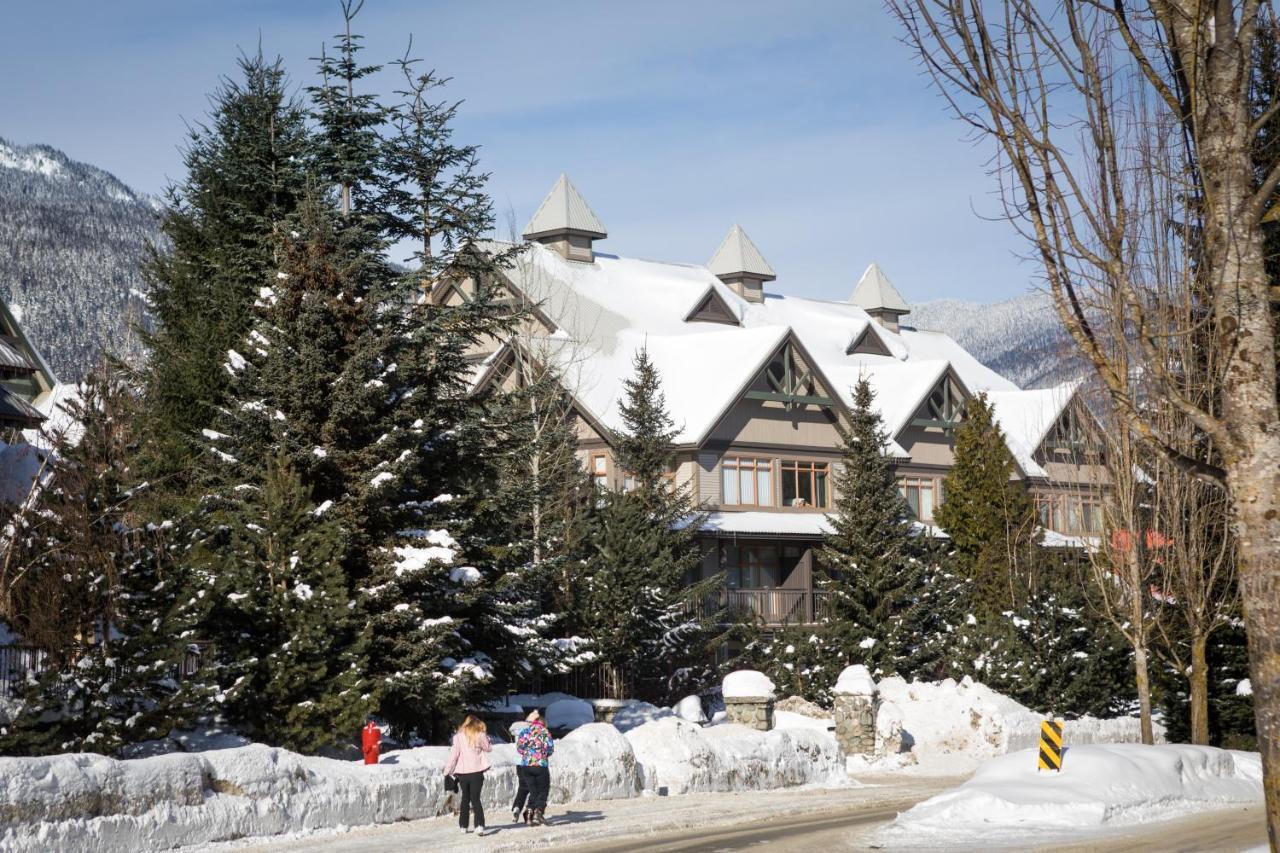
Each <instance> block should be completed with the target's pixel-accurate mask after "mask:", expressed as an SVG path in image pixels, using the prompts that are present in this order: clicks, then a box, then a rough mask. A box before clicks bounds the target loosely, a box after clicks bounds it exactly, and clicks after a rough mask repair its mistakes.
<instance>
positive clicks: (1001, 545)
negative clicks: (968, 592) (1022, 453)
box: [934, 394, 1039, 617]
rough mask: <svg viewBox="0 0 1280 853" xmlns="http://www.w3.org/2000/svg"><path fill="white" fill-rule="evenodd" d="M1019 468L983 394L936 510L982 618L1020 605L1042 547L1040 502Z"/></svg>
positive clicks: (961, 434)
mask: <svg viewBox="0 0 1280 853" xmlns="http://www.w3.org/2000/svg"><path fill="white" fill-rule="evenodd" d="M1014 470H1015V467H1014V462H1013V457H1012V456H1011V455H1010V453H1009V448H1008V446H1007V445H1006V443H1005V438H1004V434H1003V433H1002V432H1001V430H1000V427H999V425H998V424H996V422H995V417H994V414H993V412H992V408H991V403H990V402H989V401H988V400H987V397H986V395H985V394H979V395H978V396H977V397H975V398H974V399H972V400H970V401H969V404H968V407H967V409H966V412H965V419H964V421H963V422H962V423H961V424H960V426H959V427H958V428H957V429H956V440H955V465H954V466H952V468H951V471H950V472H948V474H947V476H946V478H945V479H944V480H943V483H942V494H943V501H942V503H941V504H940V505H939V506H938V507H937V508H936V509H935V510H934V519H935V520H936V521H937V522H938V524H939V525H940V526H941V527H942V529H943V530H945V531H946V533H947V535H948V536H950V537H951V541H952V543H953V545H954V547H955V550H956V552H957V554H958V555H959V557H960V559H961V560H962V563H963V565H964V566H965V567H966V570H967V574H968V576H969V577H970V578H971V579H972V581H973V588H972V591H973V595H974V598H975V600H976V601H977V602H978V605H979V608H978V609H979V610H980V611H981V612H980V613H979V614H978V615H979V617H982V616H983V615H990V614H991V613H994V612H999V611H1000V610H1008V609H1012V608H1014V607H1016V606H1017V604H1018V602H1019V600H1020V598H1019V596H1020V594H1021V591H1022V590H1023V589H1025V588H1026V577H1025V575H1026V571H1027V569H1028V565H1027V564H1028V563H1029V562H1030V561H1031V560H1032V559H1033V558H1034V554H1035V549H1036V548H1037V547H1038V545H1037V543H1038V541H1039V531H1038V528H1037V519H1036V510H1035V504H1034V503H1033V502H1032V500H1031V496H1030V495H1029V494H1027V492H1026V490H1025V489H1024V488H1023V487H1022V486H1021V485H1020V484H1019V483H1017V482H1016V481H1015V480H1013V474H1014Z"/></svg>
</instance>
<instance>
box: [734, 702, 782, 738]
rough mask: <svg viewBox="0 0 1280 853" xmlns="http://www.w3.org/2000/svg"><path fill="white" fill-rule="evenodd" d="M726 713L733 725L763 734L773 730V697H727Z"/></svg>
mask: <svg viewBox="0 0 1280 853" xmlns="http://www.w3.org/2000/svg"><path fill="white" fill-rule="evenodd" d="M724 711H725V716H726V717H727V718H728V720H729V722H731V723H738V724H739V725H743V726H746V727H747V728H751V729H757V730H759V731H762V732H767V731H769V730H770V729H772V728H773V697H772V696H726V697H725V698H724Z"/></svg>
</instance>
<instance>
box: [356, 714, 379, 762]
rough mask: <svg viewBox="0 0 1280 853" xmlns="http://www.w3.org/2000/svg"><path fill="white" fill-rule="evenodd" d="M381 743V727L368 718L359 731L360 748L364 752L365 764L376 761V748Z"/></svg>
mask: <svg viewBox="0 0 1280 853" xmlns="http://www.w3.org/2000/svg"><path fill="white" fill-rule="evenodd" d="M381 745H382V729H380V728H378V724H377V723H375V722H374V721H373V720H370V721H369V722H368V723H366V724H365V727H364V728H363V729H361V731H360V748H361V751H362V752H363V753H364V763H365V764H377V763H378V749H379V747H380V746H381Z"/></svg>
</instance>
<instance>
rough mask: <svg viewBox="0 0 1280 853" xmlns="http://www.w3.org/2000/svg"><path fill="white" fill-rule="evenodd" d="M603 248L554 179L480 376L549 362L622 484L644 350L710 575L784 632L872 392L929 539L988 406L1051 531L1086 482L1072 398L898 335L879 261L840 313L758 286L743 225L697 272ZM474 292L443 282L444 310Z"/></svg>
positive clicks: (906, 332)
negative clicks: (516, 323) (639, 355)
mask: <svg viewBox="0 0 1280 853" xmlns="http://www.w3.org/2000/svg"><path fill="white" fill-rule="evenodd" d="M606 236H607V234H606V232H605V230H604V226H603V224H602V223H601V222H600V220H599V218H598V217H596V216H595V214H594V213H593V212H592V211H591V209H590V207H589V206H588V205H587V204H586V202H585V200H584V199H583V198H582V196H581V195H580V194H579V193H578V191H577V189H576V188H574V186H573V184H572V183H571V182H569V180H568V178H567V177H564V176H562V177H561V179H560V181H558V182H557V184H556V186H555V188H553V190H552V192H551V194H550V195H549V196H548V198H547V201H545V202H544V203H543V205H542V206H541V207H540V208H539V210H538V213H537V214H535V216H534V221H533V222H531V223H530V226H529V228H528V229H526V237H528V238H529V240H530V242H529V243H528V244H527V245H526V246H525V248H524V250H523V251H522V252H520V253H519V255H518V256H517V259H516V261H515V262H514V263H513V264H512V265H511V266H510V267H509V268H508V269H505V270H504V271H503V272H502V274H501V275H502V277H503V279H504V282H503V283H504V286H506V287H507V288H508V289H509V290H510V292H511V293H512V294H513V297H512V298H513V299H515V300H518V301H520V302H522V303H524V304H527V305H530V306H536V309H537V311H536V314H535V315H534V316H533V318H532V319H531V320H529V321H528V322H526V324H525V325H524V326H523V327H522V328H521V329H520V330H519V331H518V332H517V334H516V335H515V336H514V338H513V339H511V340H508V341H491V342H485V344H484V345H483V346H482V347H480V348H479V349H478V351H477V352H476V353H475V356H476V359H477V365H478V374H477V375H478V377H479V379H478V381H479V382H480V383H484V382H489V381H496V380H495V377H497V376H499V375H500V374H501V372H502V365H503V363H504V362H503V360H504V359H506V358H510V357H511V356H512V354H514V353H516V352H519V353H521V354H523V355H524V356H525V357H528V356H529V355H530V354H536V357H537V358H538V359H539V360H541V361H543V362H544V363H549V364H551V365H552V366H553V367H555V368H556V369H557V371H558V373H559V374H560V376H561V379H562V381H563V383H564V386H565V390H566V393H568V394H569V395H570V396H571V397H572V399H573V401H574V406H575V416H576V417H577V420H578V424H577V427H578V434H579V436H580V448H581V450H580V452H581V459H582V463H583V466H584V467H585V468H586V469H587V470H588V471H590V472H591V473H592V475H593V476H594V477H595V478H596V481H597V483H599V484H600V485H601V486H602V487H608V488H623V487H625V479H626V478H625V472H622V471H620V470H618V467H617V465H616V463H615V461H614V455H613V448H612V444H611V435H612V434H613V433H614V431H616V430H618V429H620V428H621V426H622V422H621V418H620V414H619V411H618V404H619V402H620V401H621V397H622V394H623V381H624V380H625V379H627V378H628V377H629V376H630V375H631V370H632V359H633V356H634V354H635V353H636V351H637V350H638V349H640V348H642V347H643V348H645V349H646V350H647V352H648V355H649V358H650V360H651V361H652V362H653V363H654V364H655V366H656V367H657V368H658V371H659V372H660V374H661V376H662V380H663V393H664V395H665V398H666V402H667V407H668V409H669V411H670V413H671V415H672V417H673V419H674V421H675V422H676V424H677V427H678V434H677V436H676V445H677V446H676V458H675V460H674V471H673V476H674V478H675V481H676V482H677V483H679V484H681V485H686V486H687V487H688V488H690V489H691V490H692V492H693V494H694V495H695V496H696V497H697V499H698V501H699V502H700V503H701V504H702V506H703V507H704V508H705V509H706V510H707V512H708V518H707V522H706V524H705V525H704V527H703V530H702V533H703V548H704V559H703V566H702V573H703V575H704V576H711V575H713V574H716V573H719V572H723V573H724V575H725V577H726V587H725V589H724V590H722V592H721V593H720V597H721V601H720V603H722V604H723V603H728V604H730V605H733V606H736V607H739V608H744V609H747V610H750V611H753V612H755V613H756V614H758V615H759V616H760V617H761V618H762V619H763V620H764V621H765V622H766V623H768V624H774V625H781V624H786V623H796V622H799V623H804V622H812V621H814V620H815V619H817V618H819V617H820V616H821V615H822V609H823V604H824V602H823V597H822V593H820V592H819V591H818V590H817V589H816V588H815V583H814V570H815V551H816V549H817V548H818V547H819V546H820V544H821V538H822V535H823V534H824V533H825V532H826V531H827V530H828V523H827V519H826V513H827V512H829V511H830V507H831V506H832V502H833V499H834V495H833V494H832V482H833V478H834V475H835V471H836V466H837V465H838V464H839V456H840V455H839V450H838V446H839V439H840V426H841V424H842V422H844V420H845V419H846V418H847V416H848V411H849V407H850V406H851V405H852V402H853V401H852V396H853V388H854V386H855V385H856V384H857V383H858V381H859V379H861V378H862V377H866V378H867V379H868V381H869V382H870V384H871V386H872V388H873V389H874V390H875V393H876V405H877V406H878V407H879V409H880V413H881V416H882V418H883V420H884V423H885V427H886V430H887V431H888V433H889V438H890V443H889V453H890V454H891V456H892V457H893V459H894V461H895V465H896V468H897V471H898V475H899V483H900V488H901V490H902V492H903V494H904V496H905V497H906V498H907V501H908V503H909V505H910V506H911V508H912V511H913V512H914V513H915V514H916V517H917V520H918V522H919V524H920V525H921V526H922V528H924V529H926V530H928V531H930V532H937V531H936V529H935V528H933V526H932V522H933V509H934V507H936V506H937V505H938V504H939V503H940V502H941V501H942V500H944V499H945V495H943V494H942V488H941V481H942V478H943V477H944V476H945V475H946V473H947V471H948V470H949V469H950V467H951V465H952V464H953V461H954V431H955V427H956V426H957V424H958V423H959V421H960V419H961V418H963V415H964V410H965V405H966V402H967V401H968V400H969V399H971V398H972V397H973V396H974V395H976V394H978V393H987V394H988V395H989V396H990V397H991V399H992V401H993V403H994V404H995V406H996V414H997V418H998V419H999V421H1000V423H1001V426H1002V427H1003V429H1004V431H1005V432H1006V434H1007V435H1008V436H1009V444H1010V450H1011V452H1012V453H1013V455H1014V458H1015V459H1016V460H1017V462H1018V466H1019V474H1020V477H1021V478H1022V479H1023V480H1024V481H1025V482H1026V483H1027V485H1028V487H1029V488H1031V489H1032V490H1033V491H1036V492H1037V494H1038V495H1040V494H1043V495H1045V496H1046V501H1047V503H1046V504H1045V505H1046V506H1048V507H1049V509H1048V510H1047V511H1046V515H1045V516H1044V517H1045V520H1046V522H1047V523H1050V524H1052V523H1053V522H1054V520H1055V518H1056V516H1055V513H1054V510H1053V509H1052V507H1053V506H1056V504H1054V503H1053V502H1054V501H1055V500H1059V499H1061V500H1063V501H1069V499H1074V498H1069V497H1061V496H1063V495H1067V496H1075V495H1080V496H1082V495H1083V494H1084V493H1085V488H1086V486H1093V485H1095V482H1096V470H1094V467H1096V466H1091V465H1090V464H1087V462H1088V460H1086V459H1085V458H1084V456H1083V455H1077V456H1067V455H1063V454H1062V453H1061V452H1060V448H1061V446H1062V445H1063V443H1064V442H1068V443H1069V442H1071V441H1076V440H1077V438H1078V436H1076V434H1077V433H1078V432H1079V429H1078V425H1079V423H1081V422H1082V419H1081V418H1076V419H1075V420H1072V418H1073V412H1077V408H1076V407H1078V405H1079V404H1078V401H1077V400H1076V398H1075V388H1074V386H1064V387H1062V388H1057V389H1050V390H1049V391H1022V390H1020V389H1018V388H1017V386H1015V385H1014V384H1013V383H1012V382H1009V381H1008V380H1007V379H1005V378H1004V377H1002V376H1000V375H998V374H997V373H995V372H994V371H992V370H990V369H988V368H987V367H985V366H983V365H982V364H980V363H979V362H978V361H977V360H976V359H974V358H973V357H972V356H971V355H970V354H969V353H967V352H966V351H965V350H963V349H962V348H961V347H960V346H959V345H958V344H956V342H955V341H953V340H952V339H951V338H949V337H948V336H946V335H944V334H941V333H938V332H930V331H924V330H918V329H915V328H912V327H910V326H908V325H904V324H903V323H902V322H901V320H902V318H903V317H905V316H907V315H908V314H909V313H910V308H909V306H908V304H907V303H906V301H905V299H903V297H902V296H901V294H900V293H899V292H898V291H897V289H896V288H895V287H894V286H893V285H892V284H891V283H890V282H889V280H888V277H887V276H886V275H885V274H884V272H883V271H882V270H881V269H880V268H879V267H878V266H877V265H875V264H872V265H871V266H870V267H868V268H867V270H866V272H864V273H863V275H862V277H861V279H860V280H859V282H858V284H857V286H856V287H855V289H854V291H853V294H852V296H851V297H850V299H849V301H846V302H830V301H822V300H814V299H803V298H799V297H794V296H787V295H785V294H784V293H778V292H772V291H767V290H766V289H765V287H764V285H765V284H766V283H767V282H770V281H773V280H774V279H775V278H776V275H775V272H774V270H773V268H772V267H771V266H770V265H769V263H768V262H767V261H766V260H765V258H764V256H763V254H762V253H761V252H760V250H759V248H758V247H756V245H755V244H754V243H753V242H752V241H751V240H750V238H749V237H748V236H747V235H746V232H745V231H744V230H743V229H742V228H741V227H739V226H736V225H735V226H734V227H733V228H732V229H731V230H730V232H729V234H728V235H727V236H726V237H725V239H724V241H723V242H722V243H721V245H720V247H719V248H718V249H717V250H716V252H715V253H714V255H713V257H712V258H711V260H710V262H709V263H708V264H707V265H706V266H702V265H697V264H676V263H661V262H656V261H647V260H639V259H633V258H623V257H619V256H617V255H612V254H608V253H605V252H602V251H600V250H599V249H598V248H597V247H596V246H595V243H596V242H597V241H600V240H603V239H605V238H606ZM503 248H509V246H503ZM465 292H466V288H465V286H459V287H454V286H452V285H446V286H444V287H438V288H437V290H436V291H435V292H434V293H433V298H438V299H442V300H449V299H456V298H462V294H465ZM1073 430H1074V431H1073ZM1063 436H1065V437H1063ZM1072 436H1076V437H1075V438H1073V437H1072ZM1063 506H1068V503H1063ZM1063 518H1066V514H1065V511H1064V514H1063Z"/></svg>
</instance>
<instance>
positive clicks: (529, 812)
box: [524, 809, 533, 826]
mask: <svg viewBox="0 0 1280 853" xmlns="http://www.w3.org/2000/svg"><path fill="white" fill-rule="evenodd" d="M532 822H533V809H525V810H524V825H525V826H528V825H529V824H530V823H532Z"/></svg>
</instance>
